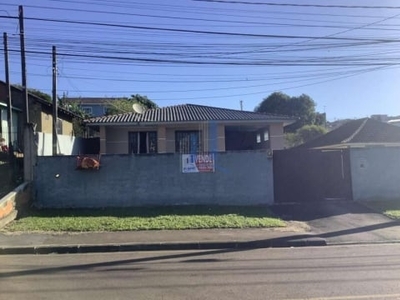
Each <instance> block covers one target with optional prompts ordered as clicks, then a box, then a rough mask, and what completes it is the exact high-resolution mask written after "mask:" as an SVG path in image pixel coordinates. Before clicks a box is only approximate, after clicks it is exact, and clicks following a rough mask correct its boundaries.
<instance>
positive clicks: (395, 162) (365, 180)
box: [350, 147, 400, 201]
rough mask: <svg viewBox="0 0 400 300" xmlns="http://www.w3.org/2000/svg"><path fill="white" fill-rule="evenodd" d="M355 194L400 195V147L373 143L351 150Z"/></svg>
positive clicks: (373, 196)
mask: <svg viewBox="0 0 400 300" xmlns="http://www.w3.org/2000/svg"><path fill="white" fill-rule="evenodd" d="M350 161H351V178H352V184H353V198H354V200H356V201H360V200H369V199H378V200H379V199H393V198H400V148H398V147H372V148H363V149H351V150H350Z"/></svg>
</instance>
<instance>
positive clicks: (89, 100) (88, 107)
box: [66, 97, 118, 117]
mask: <svg viewBox="0 0 400 300" xmlns="http://www.w3.org/2000/svg"><path fill="white" fill-rule="evenodd" d="M116 99H118V98H96V97H79V98H66V100H67V101H71V102H76V103H79V106H80V108H81V109H82V110H83V111H84V112H85V113H86V114H87V115H88V116H91V117H101V116H104V115H105V114H106V112H107V107H108V106H109V103H110V101H113V100H116Z"/></svg>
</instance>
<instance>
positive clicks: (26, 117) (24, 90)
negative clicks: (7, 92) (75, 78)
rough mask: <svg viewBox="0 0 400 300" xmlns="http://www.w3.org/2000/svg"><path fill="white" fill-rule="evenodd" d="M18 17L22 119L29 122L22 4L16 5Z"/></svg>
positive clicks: (26, 122)
mask: <svg viewBox="0 0 400 300" xmlns="http://www.w3.org/2000/svg"><path fill="white" fill-rule="evenodd" d="M18 19H19V39H20V47H21V72H22V97H23V100H24V101H23V103H25V106H24V121H25V124H29V121H30V120H29V102H28V88H27V83H26V56H25V29H24V8H23V6H22V5H20V6H19V7H18Z"/></svg>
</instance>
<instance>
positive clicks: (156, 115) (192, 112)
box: [86, 104, 294, 125]
mask: <svg viewBox="0 0 400 300" xmlns="http://www.w3.org/2000/svg"><path fill="white" fill-rule="evenodd" d="M206 121H228V122H232V121H233V122H234V121H255V122H257V121H262V122H265V121H270V122H274V121H277V122H282V123H284V124H285V125H288V124H291V123H293V122H294V120H293V119H292V118H290V117H287V116H281V115H273V114H262V113H255V112H251V111H241V110H234V109H227V108H219V107H211V106H203V105H195V104H183V105H175V106H168V107H162V108H155V109H149V110H146V111H145V112H144V113H142V114H139V113H134V112H132V113H125V114H119V115H110V116H103V117H97V118H91V119H88V120H86V123H87V124H88V125H109V124H113V125H116V124H121V125H126V124H136V123H181V122H182V123H186V122H206Z"/></svg>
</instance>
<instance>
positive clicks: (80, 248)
mask: <svg viewBox="0 0 400 300" xmlns="http://www.w3.org/2000/svg"><path fill="white" fill-rule="evenodd" d="M326 245H327V243H326V240H325V239H322V238H310V239H293V240H285V241H281V240H275V241H274V240H272V241H271V240H266V241H264V240H261V241H246V242H188V243H147V244H103V245H43V246H21V247H4V246H3V247H0V255H11V254H15V255H17V254H52V253H54V254H74V253H104V252H134V251H172V250H212V249H258V248H288V247H311V246H326Z"/></svg>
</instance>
